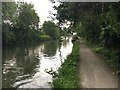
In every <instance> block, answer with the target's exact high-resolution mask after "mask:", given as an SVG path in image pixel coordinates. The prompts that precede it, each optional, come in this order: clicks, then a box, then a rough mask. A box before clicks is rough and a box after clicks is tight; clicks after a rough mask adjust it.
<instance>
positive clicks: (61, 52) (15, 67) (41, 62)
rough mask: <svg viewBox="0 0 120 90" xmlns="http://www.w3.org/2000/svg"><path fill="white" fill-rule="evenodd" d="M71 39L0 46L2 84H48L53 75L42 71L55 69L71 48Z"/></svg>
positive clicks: (41, 86) (25, 86)
mask: <svg viewBox="0 0 120 90" xmlns="http://www.w3.org/2000/svg"><path fill="white" fill-rule="evenodd" d="M71 39H72V37H67V38H66V39H65V38H63V41H62V42H58V41H52V40H51V41H46V42H43V43H39V44H37V45H36V44H35V45H33V44H32V45H31V44H29V45H27V44H26V45H18V46H15V47H6V48H3V53H2V58H3V61H2V65H3V66H2V67H3V69H2V70H3V80H2V82H3V85H2V86H3V88H10V87H16V88H51V85H50V84H49V83H50V82H52V80H53V77H52V75H50V74H48V73H47V72H46V71H51V70H52V71H57V70H58V69H59V67H60V66H61V64H62V63H63V62H64V60H65V59H66V58H67V56H68V55H69V54H70V53H71V52H72V47H73V44H72V42H71Z"/></svg>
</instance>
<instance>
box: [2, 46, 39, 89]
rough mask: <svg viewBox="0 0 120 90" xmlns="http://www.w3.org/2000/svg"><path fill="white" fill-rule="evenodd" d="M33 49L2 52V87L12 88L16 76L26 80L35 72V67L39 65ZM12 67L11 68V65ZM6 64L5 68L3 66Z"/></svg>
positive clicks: (8, 49) (9, 49)
mask: <svg viewBox="0 0 120 90" xmlns="http://www.w3.org/2000/svg"><path fill="white" fill-rule="evenodd" d="M36 54H37V52H35V49H34V48H30V47H27V48H26V47H15V48H6V50H5V51H4V52H3V71H4V72H5V73H3V87H12V86H11V85H13V84H14V83H15V82H16V78H17V76H25V75H29V76H28V77H22V78H19V79H20V80H21V79H26V78H29V77H30V76H32V75H33V74H34V73H35V72H36V67H37V65H38V64H39V60H38V57H37V56H36ZM13 62H15V63H14V65H12V66H11V64H12V63H13ZM5 64H6V66H4V65H5Z"/></svg>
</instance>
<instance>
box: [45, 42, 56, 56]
mask: <svg viewBox="0 0 120 90" xmlns="http://www.w3.org/2000/svg"><path fill="white" fill-rule="evenodd" d="M57 48H58V41H57V40H54V41H53V40H51V41H47V42H45V43H44V51H43V52H44V54H46V55H48V56H54V55H55V54H56V51H57Z"/></svg>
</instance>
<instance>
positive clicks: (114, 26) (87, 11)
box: [54, 2, 120, 66]
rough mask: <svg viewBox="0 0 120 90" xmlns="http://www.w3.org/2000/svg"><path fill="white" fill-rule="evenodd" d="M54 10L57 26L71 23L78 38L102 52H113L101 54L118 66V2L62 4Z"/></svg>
mask: <svg viewBox="0 0 120 90" xmlns="http://www.w3.org/2000/svg"><path fill="white" fill-rule="evenodd" d="M54 8H55V9H56V10H57V15H56V18H57V19H58V20H59V25H63V24H64V23H67V22H71V25H70V27H71V29H72V30H73V31H76V32H77V34H78V35H79V36H80V37H82V38H84V39H86V40H87V41H89V42H91V43H92V44H94V45H97V46H98V47H100V48H104V50H106V49H107V50H106V51H112V52H114V53H104V52H103V54H104V55H105V56H107V58H108V59H109V60H111V61H114V63H116V64H115V65H116V66H118V62H120V57H119V56H120V2H116V3H108V2H98V3H97V2H91V3H90V2H89V3H88V2H86V3H83V2H74V3H73V2H72V3H70V2H62V3H61V4H60V5H59V6H58V7H56V6H55V7H54ZM108 56H110V57H108ZM113 58H115V59H113ZM119 65H120V64H119Z"/></svg>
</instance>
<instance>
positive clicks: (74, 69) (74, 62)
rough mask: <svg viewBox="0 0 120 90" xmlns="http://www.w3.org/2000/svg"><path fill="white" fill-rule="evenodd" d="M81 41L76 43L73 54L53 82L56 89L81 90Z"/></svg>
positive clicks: (66, 60)
mask: <svg viewBox="0 0 120 90" xmlns="http://www.w3.org/2000/svg"><path fill="white" fill-rule="evenodd" d="M78 62H79V41H74V46H73V50H72V53H71V54H70V55H69V56H68V57H67V59H65V62H64V63H63V64H62V65H61V67H60V68H59V70H58V75H56V78H54V80H53V83H52V84H53V87H54V88H80V86H79V83H80V82H79V76H78V69H79V65H78Z"/></svg>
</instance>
